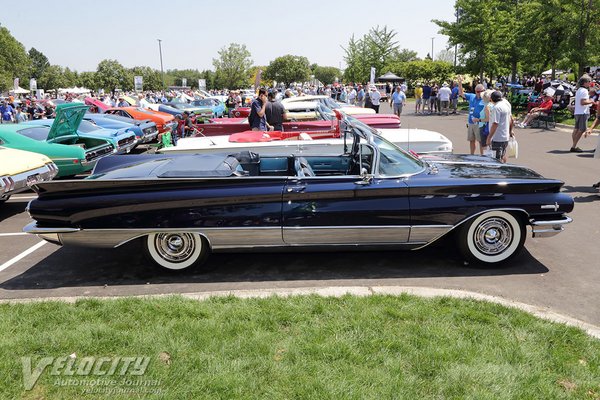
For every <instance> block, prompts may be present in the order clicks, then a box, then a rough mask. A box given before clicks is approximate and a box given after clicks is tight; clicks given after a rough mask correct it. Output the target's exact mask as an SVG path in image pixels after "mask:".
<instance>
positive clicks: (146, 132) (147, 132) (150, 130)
mask: <svg viewBox="0 0 600 400" xmlns="http://www.w3.org/2000/svg"><path fill="white" fill-rule="evenodd" d="M156 131H158V129H156V126H150V127H148V128H144V129H142V132H144V135H152V134H153V133H155V132H156Z"/></svg>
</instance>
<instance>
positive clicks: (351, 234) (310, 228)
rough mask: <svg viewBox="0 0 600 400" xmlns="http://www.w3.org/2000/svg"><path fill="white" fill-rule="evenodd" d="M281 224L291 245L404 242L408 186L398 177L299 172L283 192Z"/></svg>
mask: <svg viewBox="0 0 600 400" xmlns="http://www.w3.org/2000/svg"><path fill="white" fill-rule="evenodd" d="M306 159H307V160H309V162H310V157H306ZM317 162H320V163H324V161H323V158H322V157H320V158H319V160H318V161H316V162H315V164H316V163H317ZM317 175H318V173H317ZM282 223H283V240H284V242H285V243H286V244H289V245H323V244H344V245H353V244H397V243H406V242H407V241H408V239H409V234H410V207H409V200H408V186H407V184H406V182H405V181H404V180H402V179H398V178H374V179H371V180H365V179H363V178H361V177H360V176H358V175H337V176H336V175H329V176H327V175H325V176H304V177H300V176H296V177H293V178H290V179H288V181H287V183H286V186H285V188H284V191H283V207H282Z"/></svg>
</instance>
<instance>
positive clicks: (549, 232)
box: [529, 215, 573, 237]
mask: <svg viewBox="0 0 600 400" xmlns="http://www.w3.org/2000/svg"><path fill="white" fill-rule="evenodd" d="M571 222H573V219H572V218H571V217H567V216H566V215H565V216H564V217H563V218H562V219H557V220H552V221H536V220H535V219H533V218H532V219H530V220H529V223H530V224H531V228H532V237H551V236H555V235H557V234H559V233H561V232H562V231H563V230H564V228H563V225H566V224H570V223H571Z"/></svg>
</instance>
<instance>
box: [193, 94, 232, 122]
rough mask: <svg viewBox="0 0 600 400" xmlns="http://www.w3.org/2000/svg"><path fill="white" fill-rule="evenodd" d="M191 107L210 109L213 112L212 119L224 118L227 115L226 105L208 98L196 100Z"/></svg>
mask: <svg viewBox="0 0 600 400" xmlns="http://www.w3.org/2000/svg"><path fill="white" fill-rule="evenodd" d="M190 105H192V106H195V107H202V108H210V109H211V110H212V118H222V117H223V115H225V104H224V103H222V102H220V101H219V100H217V99H213V98H207V99H200V100H194V101H192V102H191V103H190Z"/></svg>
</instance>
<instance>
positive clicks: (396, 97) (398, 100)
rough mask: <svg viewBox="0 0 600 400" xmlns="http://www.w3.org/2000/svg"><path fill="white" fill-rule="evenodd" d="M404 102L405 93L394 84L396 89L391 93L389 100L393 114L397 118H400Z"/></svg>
mask: <svg viewBox="0 0 600 400" xmlns="http://www.w3.org/2000/svg"><path fill="white" fill-rule="evenodd" d="M404 104H406V95H405V94H404V92H403V91H402V90H401V88H400V86H396V90H395V91H394V93H393V94H392V100H391V101H390V108H393V109H394V114H396V115H397V116H398V119H400V115H401V114H402V107H404Z"/></svg>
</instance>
